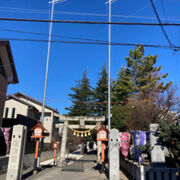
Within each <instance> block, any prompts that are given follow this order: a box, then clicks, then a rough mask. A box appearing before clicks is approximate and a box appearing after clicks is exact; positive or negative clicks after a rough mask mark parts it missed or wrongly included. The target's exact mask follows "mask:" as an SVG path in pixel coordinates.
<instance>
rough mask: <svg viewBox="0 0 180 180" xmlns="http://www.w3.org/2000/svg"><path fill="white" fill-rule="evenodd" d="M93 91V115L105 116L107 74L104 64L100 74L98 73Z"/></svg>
mask: <svg viewBox="0 0 180 180" xmlns="http://www.w3.org/2000/svg"><path fill="white" fill-rule="evenodd" d="M96 85H97V86H96V88H95V89H94V100H95V111H94V112H95V115H98V116H104V115H106V109H107V99H108V74H107V70H106V66H105V64H104V66H103V68H102V71H101V73H99V78H98V82H97V83H96Z"/></svg>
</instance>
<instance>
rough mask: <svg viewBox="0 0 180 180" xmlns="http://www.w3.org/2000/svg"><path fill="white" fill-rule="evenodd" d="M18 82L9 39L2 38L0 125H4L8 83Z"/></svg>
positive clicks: (0, 47)
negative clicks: (3, 39)
mask: <svg viewBox="0 0 180 180" xmlns="http://www.w3.org/2000/svg"><path fill="white" fill-rule="evenodd" d="M17 83H18V77H17V73H16V68H15V65H14V60H13V56H12V52H11V47H10V44H9V41H2V40H0V127H2V121H3V112H4V103H5V100H6V92H7V88H8V85H9V84H17Z"/></svg>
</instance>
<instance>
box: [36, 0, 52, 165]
mask: <svg viewBox="0 0 180 180" xmlns="http://www.w3.org/2000/svg"><path fill="white" fill-rule="evenodd" d="M53 15H54V0H53V1H52V8H51V22H50V26H49V40H48V51H47V62H46V75H45V83H44V96H43V106H42V114H41V122H42V124H43V123H44V111H45V102H46V91H47V80H48V70H49V56H50V49H51V34H52V20H53ZM39 143H40V144H39V154H38V158H37V168H39V167H40V156H41V147H42V138H40V141H39Z"/></svg>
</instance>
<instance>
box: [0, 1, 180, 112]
mask: <svg viewBox="0 0 180 180" xmlns="http://www.w3.org/2000/svg"><path fill="white" fill-rule="evenodd" d="M163 2H164V7H165V13H164V11H163V8H162V3H161V1H160V0H154V3H155V5H156V8H157V10H158V13H159V15H160V17H161V19H162V21H163V22H166V19H165V17H167V19H168V22H176V23H179V22H180V11H179V7H180V1H178V0H164V1H163ZM49 10H50V7H49V4H48V1H47V0H38V1H37V0H16V1H15V0H6V1H3V0H0V17H9V18H36V19H49ZM112 15H113V16H112V21H121V22H127V21H128V22H157V20H156V18H155V14H154V12H153V9H152V7H151V5H150V1H149V0H136V1H133V0H126V1H121V0H118V1H116V2H114V3H113V4H112ZM54 19H65V20H89V21H90V20H92V21H106V20H107V19H108V7H107V6H106V5H105V1H104V0H67V1H66V2H63V3H58V4H55V15H54ZM48 28H49V24H48V23H30V22H7V21H0V38H34V39H47V38H48V37H46V36H40V35H39V36H36V35H32V34H21V33H16V32H7V31H4V30H3V29H11V30H21V31H31V32H40V33H48ZM165 29H166V32H167V33H168V36H169V38H170V39H171V41H172V42H173V43H174V44H175V45H180V29H179V27H166V28H165ZM53 34H55V35H64V36H74V37H81V38H92V39H99V40H108V26H107V25H87V24H53ZM53 39H58V40H68V39H63V38H57V37H53ZM112 41H113V42H122V43H146V44H164V45H168V42H167V40H166V39H165V37H164V36H163V34H162V32H161V29H160V28H159V27H148V26H112ZM10 42H11V48H12V52H13V56H14V61H15V65H16V69H17V73H18V77H19V81H20V82H19V84H17V85H10V86H9V88H8V94H11V93H15V92H17V91H21V92H23V93H25V94H27V95H29V96H32V97H33V98H36V99H37V100H39V101H42V99H43V90H44V76H45V66H46V55H47V43H40V42H38V43H37V42H18V41H10ZM130 48H131V49H132V48H133V47H121V46H116V47H114V46H113V47H112V65H111V71H112V75H111V76H112V78H115V77H116V75H117V73H118V70H119V69H120V66H121V65H123V64H125V60H124V58H125V57H126V56H128V52H129V49H130ZM145 50H146V52H145V54H146V55H148V54H152V55H155V54H157V55H158V62H157V65H162V73H165V72H168V73H169V76H168V78H167V81H170V80H171V81H173V82H174V84H177V86H178V87H179V85H180V73H179V68H180V62H179V61H180V57H179V52H176V53H174V52H173V51H171V50H165V49H155V48H146V49H145ZM107 58H108V47H107V46H99V45H73V44H52V46H51V54H50V66H49V76H48V89H47V101H46V103H47V104H48V105H50V106H52V107H54V108H58V110H59V112H60V113H65V112H66V111H65V110H64V107H68V106H70V104H71V102H70V101H69V97H68V93H70V92H71V91H70V88H71V87H72V86H75V80H79V79H81V77H82V73H83V71H84V70H85V69H87V71H88V74H87V75H88V77H89V79H90V82H91V85H92V86H94V85H95V83H96V81H97V74H98V73H99V72H100V71H101V69H102V66H103V64H104V62H106V64H107V60H108V59H107ZM179 92H180V91H178V94H179Z"/></svg>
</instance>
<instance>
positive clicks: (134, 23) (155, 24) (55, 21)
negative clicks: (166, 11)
mask: <svg viewBox="0 0 180 180" xmlns="http://www.w3.org/2000/svg"><path fill="white" fill-rule="evenodd" d="M0 21H19V22H41V23H49V22H53V23H74V24H112V25H128V26H129V25H130V26H161V27H162V25H163V26H180V23H161V22H160V23H147V22H143V23H141V22H106V21H77V20H48V19H24V18H0Z"/></svg>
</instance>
